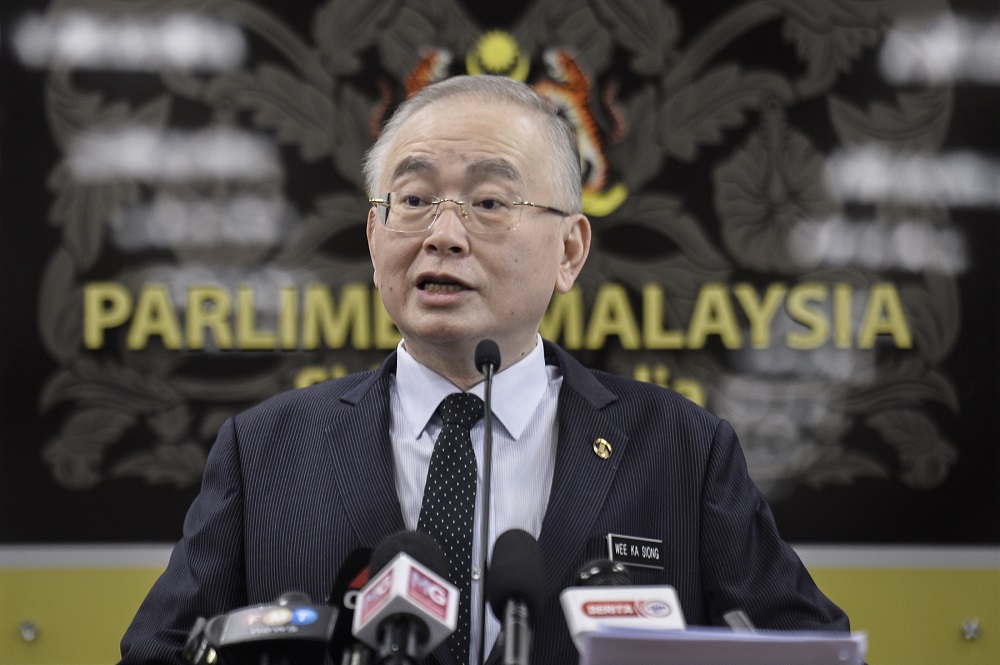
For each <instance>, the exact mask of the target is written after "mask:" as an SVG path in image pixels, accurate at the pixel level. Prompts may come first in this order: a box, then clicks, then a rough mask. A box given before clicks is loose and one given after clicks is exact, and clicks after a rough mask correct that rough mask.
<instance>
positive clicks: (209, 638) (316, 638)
mask: <svg viewBox="0 0 1000 665" xmlns="http://www.w3.org/2000/svg"><path fill="white" fill-rule="evenodd" d="M336 622H337V609H336V608H334V607H323V606H316V605H313V604H312V602H311V601H310V599H309V596H307V595H306V594H304V593H300V592H297V591H291V592H288V593H285V594H282V595H281V596H279V597H278V599H277V600H276V601H275V602H274V603H265V604H262V605H252V606H250V607H245V608H241V609H237V610H233V611H232V612H229V613H228V614H220V615H218V616H215V617H213V618H211V619H208V620H205V619H204V618H203V617H199V618H198V620H197V621H196V622H195V625H194V628H193V630H192V632H191V634H190V635H189V636H188V639H187V641H186V642H185V645H184V649H183V652H182V655H183V657H184V658H185V659H186V661H187V662H188V663H191V665H202V664H206V665H207V664H213V665H220V664H221V665H237V664H238V665H247V664H248V663H261V664H264V663H266V664H268V665H309V664H310V663H317V662H320V661H321V660H322V659H323V654H324V652H325V651H326V649H327V646H328V644H329V642H330V636H331V635H332V634H333V629H334V626H335V625H336Z"/></svg>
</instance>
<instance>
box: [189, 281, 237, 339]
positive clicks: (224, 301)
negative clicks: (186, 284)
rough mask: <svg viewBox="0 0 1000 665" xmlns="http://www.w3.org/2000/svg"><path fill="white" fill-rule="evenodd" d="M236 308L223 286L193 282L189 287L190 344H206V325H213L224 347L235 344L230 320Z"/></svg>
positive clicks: (215, 334) (213, 330)
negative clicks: (202, 284) (197, 284)
mask: <svg viewBox="0 0 1000 665" xmlns="http://www.w3.org/2000/svg"><path fill="white" fill-rule="evenodd" d="M232 310H233V301H232V300H231V299H230V297H229V294H228V293H227V292H226V290H225V289H223V288H221V287H219V286H192V287H190V288H189V289H188V302H187V346H188V348H189V349H204V348H205V329H206V328H208V329H211V331H212V336H213V337H214V338H215V344H216V346H218V347H219V348H220V349H231V348H233V331H232V329H230V327H229V324H228V323H227V322H226V320H227V319H228V318H229V315H230V314H231V313H232Z"/></svg>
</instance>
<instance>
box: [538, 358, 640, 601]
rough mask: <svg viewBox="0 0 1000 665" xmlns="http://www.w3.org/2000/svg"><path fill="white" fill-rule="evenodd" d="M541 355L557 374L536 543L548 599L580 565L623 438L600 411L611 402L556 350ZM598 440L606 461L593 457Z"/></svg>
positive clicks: (624, 442) (612, 398)
mask: <svg viewBox="0 0 1000 665" xmlns="http://www.w3.org/2000/svg"><path fill="white" fill-rule="evenodd" d="M546 350H547V351H549V352H551V353H552V354H554V358H555V359H556V361H557V362H558V364H559V365H560V366H561V368H562V371H563V386H562V390H561V392H560V394H559V416H558V422H559V441H558V443H557V449H556V463H555V475H554V477H553V479H552V492H551V494H550V497H549V505H548V508H547V509H546V511H545V518H544V520H543V521H542V532H541V536H540V538H539V541H538V544H539V546H540V547H541V550H542V555H543V557H544V559H545V567H546V573H545V577H546V589H545V590H546V595H552V594H554V593H555V592H556V591H558V590H559V588H560V586H561V584H562V583H563V580H565V579H566V576H567V575H569V574H571V573H573V572H575V570H573V568H574V567H575V566H578V565H579V563H580V555H581V553H582V552H583V550H584V547H585V545H586V543H587V539H588V538H589V536H590V531H591V528H592V527H593V524H594V520H596V518H597V515H598V513H600V511H601V508H602V506H603V505H604V502H605V500H606V498H607V495H608V492H609V490H610V489H611V485H612V480H613V479H614V476H615V471H616V470H617V469H618V463H619V461H620V460H621V459H622V457H623V455H624V454H625V452H626V448H627V445H628V438H627V437H626V435H625V434H624V433H623V432H621V431H620V430H619V429H618V428H617V427H615V426H614V424H613V423H612V422H611V421H610V419H609V418H608V416H607V415H606V413H605V412H604V411H603V408H604V407H606V406H607V405H609V404H611V403H612V402H614V401H616V400H617V397H616V396H615V395H614V394H613V393H611V392H610V391H609V390H608V389H607V388H605V387H604V385H603V384H601V383H600V382H599V381H597V379H595V378H594V376H593V374H591V373H590V372H589V371H588V370H587V369H586V368H584V367H583V366H582V365H580V364H579V363H578V362H576V361H575V360H573V359H572V358H571V357H570V356H569V354H567V353H565V352H564V351H562V349H559V348H558V347H555V346H549V345H547V349H546ZM598 438H602V439H605V440H606V441H608V442H609V443H610V444H611V445H612V454H611V456H610V457H609V458H608V459H602V458H601V457H599V456H598V455H597V454H596V453H595V451H594V444H595V441H596V440H597V439H598Z"/></svg>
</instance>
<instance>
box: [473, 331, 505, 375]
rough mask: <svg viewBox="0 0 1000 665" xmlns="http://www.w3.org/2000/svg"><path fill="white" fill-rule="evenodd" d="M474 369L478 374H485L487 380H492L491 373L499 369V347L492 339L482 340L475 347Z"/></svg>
mask: <svg viewBox="0 0 1000 665" xmlns="http://www.w3.org/2000/svg"><path fill="white" fill-rule="evenodd" d="M476 369H478V370H479V373H480V374H487V372H489V374H487V380H489V379H492V378H493V376H492V374H493V372H495V371H497V370H498V369H500V347H499V346H497V343H496V342H494V341H493V340H492V339H484V340H483V341H481V342H480V343H479V344H477V345H476Z"/></svg>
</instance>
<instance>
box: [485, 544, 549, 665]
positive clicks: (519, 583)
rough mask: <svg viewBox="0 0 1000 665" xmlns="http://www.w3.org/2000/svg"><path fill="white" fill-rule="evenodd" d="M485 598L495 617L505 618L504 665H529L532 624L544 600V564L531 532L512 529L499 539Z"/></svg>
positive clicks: (495, 547) (487, 579)
mask: <svg viewBox="0 0 1000 665" xmlns="http://www.w3.org/2000/svg"><path fill="white" fill-rule="evenodd" d="M486 595H487V597H488V598H489V601H490V607H492V608H493V614H495V615H496V616H497V618H500V617H503V618H502V620H503V634H504V645H503V649H504V652H503V662H504V665H528V661H529V657H530V654H531V634H532V623H533V622H534V620H535V617H537V616H538V614H539V613H540V612H541V608H542V602H543V600H544V597H545V561H544V560H543V559H542V550H541V548H540V547H539V546H538V541H536V540H535V539H534V538H533V537H532V535H531V534H530V533H528V532H527V531H522V530H521V529H511V530H510V531H505V532H504V533H502V534H501V535H500V537H499V538H497V543H496V545H495V546H494V548H493V560H492V563H491V565H490V570H489V573H488V574H487V576H486Z"/></svg>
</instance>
